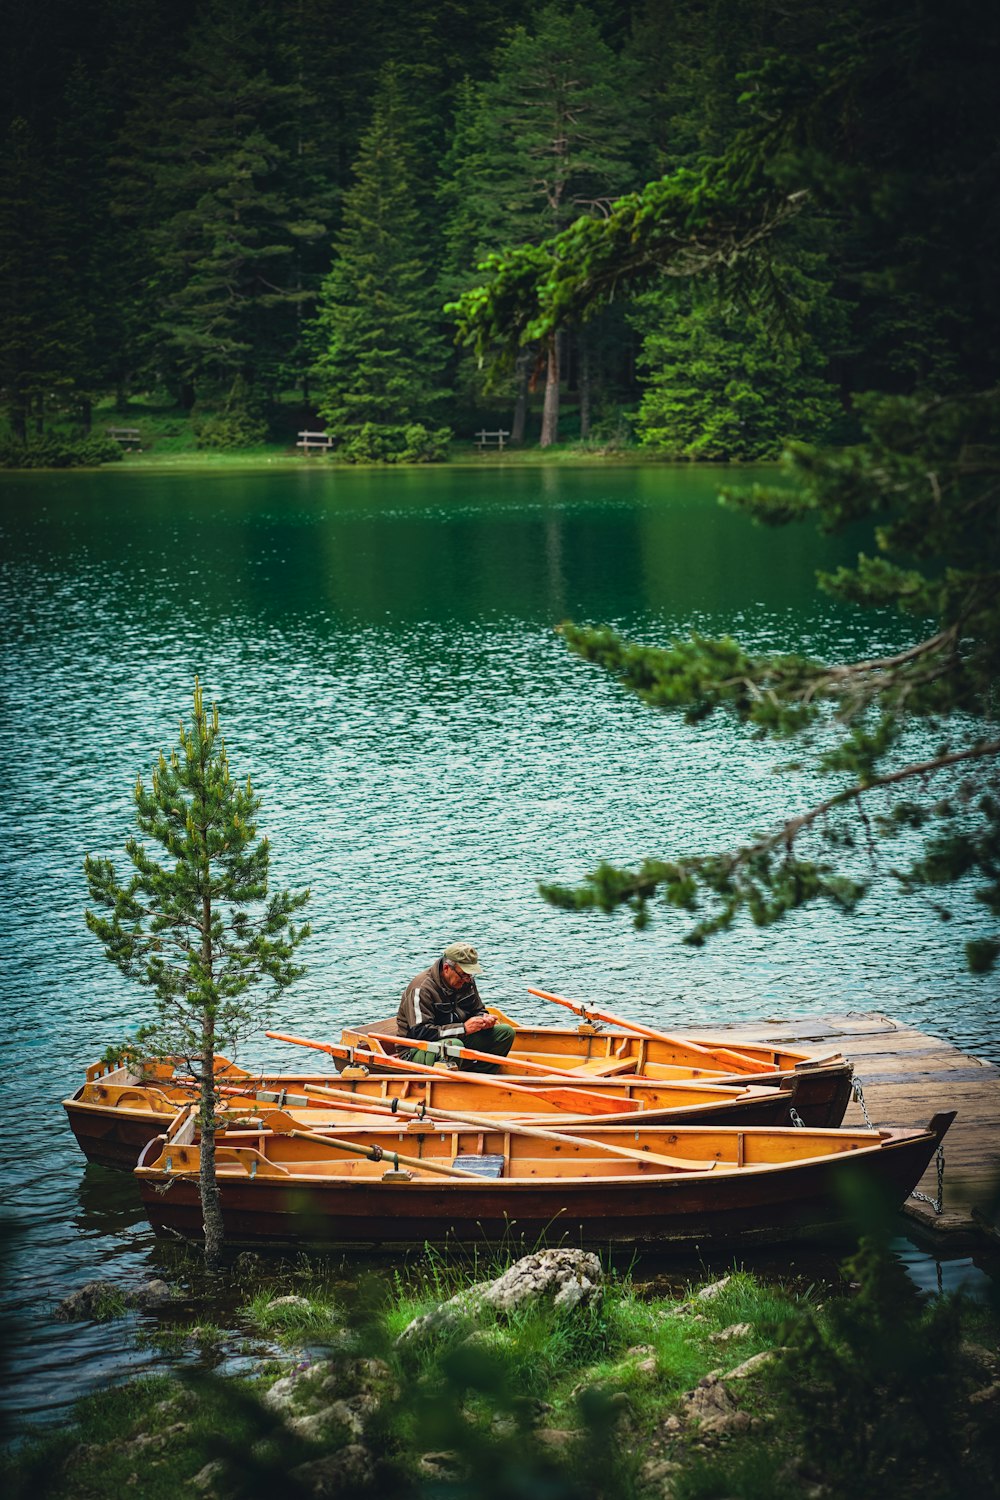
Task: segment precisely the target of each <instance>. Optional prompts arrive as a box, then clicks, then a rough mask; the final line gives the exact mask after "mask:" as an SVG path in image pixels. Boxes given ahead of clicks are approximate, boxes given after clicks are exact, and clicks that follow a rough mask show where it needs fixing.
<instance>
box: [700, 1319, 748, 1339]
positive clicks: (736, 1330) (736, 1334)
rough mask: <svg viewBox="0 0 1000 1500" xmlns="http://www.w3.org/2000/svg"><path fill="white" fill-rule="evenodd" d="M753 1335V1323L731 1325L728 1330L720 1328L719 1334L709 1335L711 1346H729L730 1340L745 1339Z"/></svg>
mask: <svg viewBox="0 0 1000 1500" xmlns="http://www.w3.org/2000/svg"><path fill="white" fill-rule="evenodd" d="M751 1333H753V1324H752V1323H731V1324H730V1326H729V1327H728V1328H720V1330H719V1332H718V1333H710V1334H709V1335H708V1342H709V1343H710V1344H728V1343H729V1341H730V1339H745V1338H746V1337H747V1335H748V1334H751Z"/></svg>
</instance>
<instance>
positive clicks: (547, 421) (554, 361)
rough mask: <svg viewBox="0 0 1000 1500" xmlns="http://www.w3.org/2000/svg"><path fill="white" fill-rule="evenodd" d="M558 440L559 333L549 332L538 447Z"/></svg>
mask: <svg viewBox="0 0 1000 1500" xmlns="http://www.w3.org/2000/svg"><path fill="white" fill-rule="evenodd" d="M558 441H559V335H558V333H551V334H549V338H548V342H547V345H546V363H545V404H544V406H543V407H542V436H541V438H540V439H539V443H538V446H539V447H540V448H551V446H552V444H553V443H557V442H558Z"/></svg>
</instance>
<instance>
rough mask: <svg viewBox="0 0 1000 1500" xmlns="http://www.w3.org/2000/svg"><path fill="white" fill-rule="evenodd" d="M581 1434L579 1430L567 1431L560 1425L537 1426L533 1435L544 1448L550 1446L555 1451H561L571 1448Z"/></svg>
mask: <svg viewBox="0 0 1000 1500" xmlns="http://www.w3.org/2000/svg"><path fill="white" fill-rule="evenodd" d="M582 1436H583V1434H582V1433H580V1432H572V1431H567V1430H566V1429H565V1428H561V1427H539V1428H538V1430H537V1431H536V1433H535V1437H536V1438H537V1439H538V1441H539V1442H540V1443H541V1444H542V1446H543V1447H545V1448H551V1449H552V1450H553V1452H555V1453H563V1452H565V1451H566V1449H567V1448H571V1447H572V1446H573V1444H574V1443H576V1442H578V1441H579V1440H580V1438H581V1437H582Z"/></svg>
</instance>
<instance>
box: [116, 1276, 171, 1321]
mask: <svg viewBox="0 0 1000 1500" xmlns="http://www.w3.org/2000/svg"><path fill="white" fill-rule="evenodd" d="M125 1295H126V1297H127V1298H128V1299H129V1300H130V1301H131V1303H132V1306H133V1307H139V1308H142V1309H143V1310H144V1311H146V1312H151V1311H152V1310H153V1309H154V1308H157V1307H163V1305H164V1304H165V1303H167V1302H176V1301H177V1298H178V1297H179V1296H180V1293H179V1292H178V1291H177V1289H176V1287H172V1286H169V1285H168V1283H167V1282H165V1281H161V1280H160V1279H159V1278H158V1277H153V1279H152V1280H151V1281H144V1282H143V1284H142V1286H138V1287H136V1289H135V1291H134V1292H126V1294H125Z"/></svg>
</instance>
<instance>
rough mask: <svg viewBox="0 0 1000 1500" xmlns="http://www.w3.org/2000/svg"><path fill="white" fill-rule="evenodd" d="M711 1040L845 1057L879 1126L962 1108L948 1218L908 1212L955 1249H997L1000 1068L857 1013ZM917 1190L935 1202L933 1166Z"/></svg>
mask: <svg viewBox="0 0 1000 1500" xmlns="http://www.w3.org/2000/svg"><path fill="white" fill-rule="evenodd" d="M699 1035H702V1033H701V1032H699ZM711 1036H712V1037H713V1038H714V1037H718V1038H719V1040H720V1041H721V1040H726V1041H729V1042H735V1041H739V1040H743V1041H747V1042H749V1041H753V1040H756V1039H760V1040H762V1041H767V1042H786V1043H787V1044H788V1045H789V1046H791V1047H804V1048H808V1049H809V1050H810V1051H816V1052H817V1053H825V1052H842V1053H843V1054H844V1056H845V1057H849V1058H850V1060H851V1061H852V1062H853V1064H854V1076H855V1080H856V1081H860V1083H861V1086H862V1091H863V1095H864V1102H865V1108H866V1109H867V1111H868V1115H869V1117H870V1119H871V1121H872V1124H874V1125H926V1124H927V1122H928V1121H929V1120H930V1118H931V1116H932V1115H933V1114H935V1113H936V1112H937V1111H939V1110H945V1109H957V1110H958V1116H957V1118H956V1120H955V1122H954V1124H953V1125H952V1127H951V1129H950V1130H949V1131H948V1134H947V1136H946V1137H945V1141H944V1155H945V1171H944V1194H943V1209H942V1212H941V1213H940V1214H938V1213H937V1212H936V1211H935V1209H934V1208H933V1207H932V1205H931V1204H929V1203H924V1202H922V1201H921V1200H919V1199H915V1198H911V1199H909V1201H908V1202H907V1203H906V1205H905V1207H904V1210H903V1212H904V1213H905V1214H906V1215H907V1216H908V1217H909V1218H910V1219H911V1220H912V1221H913V1228H914V1229H917V1230H919V1231H926V1232H927V1234H928V1235H931V1236H933V1237H934V1240H935V1242H940V1243H941V1244H942V1245H944V1244H947V1245H948V1247H949V1248H951V1247H953V1246H954V1247H960V1246H963V1245H965V1244H975V1243H980V1244H981V1243H982V1242H983V1240H984V1239H985V1240H992V1241H993V1242H994V1243H997V1244H1000V1068H997V1067H996V1066H994V1064H993V1063H990V1062H986V1061H984V1060H983V1059H982V1058H979V1057H968V1056H966V1055H965V1054H964V1053H962V1052H959V1051H958V1049H957V1048H955V1047H952V1046H951V1045H950V1043H948V1042H943V1041H941V1039H940V1038H939V1037H933V1036H925V1035H924V1034H923V1032H920V1031H914V1030H913V1029H912V1028H911V1027H909V1026H904V1025H903V1024H902V1023H901V1022H899V1021H893V1020H891V1019H890V1018H889V1017H888V1016H882V1015H878V1014H876V1013H865V1012H858V1011H850V1012H849V1013H848V1014H847V1015H845V1016H812V1017H804V1018H802V1019H800V1020H792V1021H757V1022H741V1023H735V1024H733V1025H730V1026H721V1027H717V1028H713V1030H712V1032H711ZM844 1123H845V1124H847V1125H861V1124H863V1123H864V1116H863V1112H862V1108H861V1105H860V1104H859V1103H856V1102H852V1104H851V1105H850V1107H849V1109H848V1112H847V1118H846V1120H845V1122H844ZM919 1191H920V1192H922V1193H925V1194H926V1195H927V1197H928V1198H931V1199H934V1198H936V1197H937V1195H938V1184H937V1171H936V1167H935V1165H934V1164H933V1163H932V1164H931V1166H930V1168H929V1169H928V1171H927V1172H926V1173H925V1175H924V1178H923V1180H922V1181H921V1183H920V1186H919Z"/></svg>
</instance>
